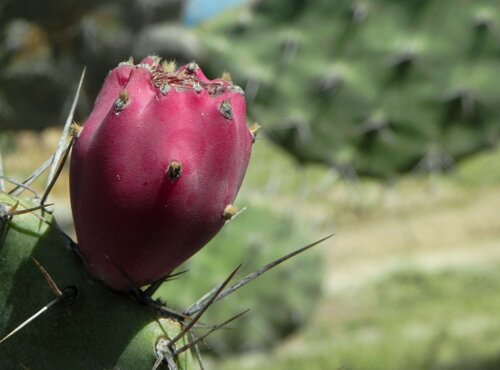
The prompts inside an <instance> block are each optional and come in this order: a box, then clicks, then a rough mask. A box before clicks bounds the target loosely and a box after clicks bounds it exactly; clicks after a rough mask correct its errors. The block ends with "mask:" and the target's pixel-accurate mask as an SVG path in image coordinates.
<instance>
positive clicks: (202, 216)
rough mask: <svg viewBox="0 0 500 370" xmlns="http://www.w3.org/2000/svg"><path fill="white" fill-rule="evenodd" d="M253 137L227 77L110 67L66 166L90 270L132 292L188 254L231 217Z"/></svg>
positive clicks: (192, 69)
mask: <svg viewBox="0 0 500 370" xmlns="http://www.w3.org/2000/svg"><path fill="white" fill-rule="evenodd" d="M174 69H175V68H174ZM253 141H254V135H253V134H252V132H251V131H250V130H249V129H248V128H247V126H246V118H245V99H244V96H243V91H242V89H241V88H240V87H238V86H235V85H233V84H232V83H231V82H230V81H228V80H227V78H221V79H216V80H209V79H207V77H205V76H204V74H203V72H202V71H201V69H200V68H199V67H198V65H196V64H195V63H190V64H188V65H186V66H183V67H181V68H179V69H178V70H177V71H175V70H173V69H172V68H171V65H170V64H164V63H160V61H159V58H156V57H147V58H145V59H144V60H143V61H142V62H141V63H140V64H138V65H134V64H132V63H122V64H120V65H119V66H118V67H117V68H115V69H114V70H112V71H111V73H110V74H109V76H108V77H107V79H106V81H105V82H104V85H103V88H102V90H101V92H100V94H99V96H98V97H97V100H96V102H95V105H94V109H93V111H92V113H91V115H90V117H89V118H88V120H87V121H86V123H85V124H84V126H83V130H82V131H81V133H80V134H79V136H78V138H77V139H76V142H75V145H74V147H73V154H72V160H71V169H70V191H71V203H72V209H73V217H74V221H75V228H76V234H77V238H78V243H79V248H80V253H81V255H82V257H83V259H84V262H85V265H86V268H87V270H88V272H89V273H90V274H91V275H92V276H93V277H95V278H97V279H99V280H102V281H104V282H105V283H107V284H108V285H109V286H110V287H112V288H114V289H117V290H130V289H131V288H132V287H138V286H142V285H145V284H149V283H152V282H154V281H156V280H159V279H161V278H162V277H164V276H166V275H168V274H169V273H170V272H171V271H172V270H173V269H174V268H176V267H177V266H179V265H180V264H181V263H182V262H184V261H185V260H186V259H187V258H189V257H190V256H192V255H193V254H194V253H196V252H197V251H198V250H199V249H200V248H201V247H203V246H204V245H205V244H206V243H207V242H208V241H209V240H210V239H211V238H212V237H213V236H214V235H215V234H216V233H217V232H218V231H219V230H220V229H221V227H222V226H223V225H224V223H225V221H226V220H227V218H229V217H231V216H232V215H233V214H234V208H233V207H232V206H231V204H232V203H233V201H234V199H235V197H236V194H237V192H238V190H239V188H240V185H241V182H242V180H243V177H244V174H245V171H246V168H247V164H248V160H249V157H250V152H251V147H252V143H253Z"/></svg>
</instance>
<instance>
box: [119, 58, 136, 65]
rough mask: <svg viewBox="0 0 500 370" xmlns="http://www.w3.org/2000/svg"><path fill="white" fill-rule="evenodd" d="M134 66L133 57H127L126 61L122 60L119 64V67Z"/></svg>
mask: <svg viewBox="0 0 500 370" xmlns="http://www.w3.org/2000/svg"><path fill="white" fill-rule="evenodd" d="M133 65H134V57H129V58H128V59H127V60H124V61H123V62H121V63H120V64H119V66H133Z"/></svg>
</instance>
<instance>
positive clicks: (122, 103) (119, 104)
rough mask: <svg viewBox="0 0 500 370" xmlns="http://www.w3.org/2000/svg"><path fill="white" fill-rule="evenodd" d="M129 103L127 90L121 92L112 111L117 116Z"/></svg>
mask: <svg viewBox="0 0 500 370" xmlns="http://www.w3.org/2000/svg"><path fill="white" fill-rule="evenodd" d="M129 102H130V96H129V95H128V92H127V90H121V91H120V93H119V94H118V99H116V100H115V102H114V103H113V110H114V111H115V114H119V113H120V112H121V111H122V110H123V109H125V107H126V106H127V105H128V103H129Z"/></svg>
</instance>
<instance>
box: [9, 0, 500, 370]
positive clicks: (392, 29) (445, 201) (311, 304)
mask: <svg viewBox="0 0 500 370" xmlns="http://www.w3.org/2000/svg"><path fill="white" fill-rule="evenodd" d="M499 15H500V3H498V1H496V0H489V1H488V0H475V1H474V0H420V1H418V0H409V1H396V0H372V1H354V0H316V1H314V0H309V1H306V0H303V1H299V0H267V1H246V2H245V1H229V0H226V1H222V0H219V1H205V2H204V1H202V0H197V1H195V0H192V1H181V0H121V1H118V0H116V1H107V2H100V1H83V0H66V1H62V0H46V1H38V0H30V1H26V2H19V1H14V0H11V1H8V0H7V1H6V0H3V1H1V0H0V32H1V34H0V148H1V154H2V156H3V164H4V170H5V174H6V175H8V176H9V177H12V178H14V179H17V180H22V179H24V178H25V177H26V176H28V175H29V173H30V172H31V171H33V170H34V169H35V168H36V167H38V166H39V165H40V164H41V163H43V161H44V160H45V159H46V158H47V157H48V156H49V155H50V154H51V153H52V152H53V151H54V149H55V147H56V145H57V141H58V136H59V134H60V130H61V126H62V123H63V122H64V119H65V116H66V114H67V112H68V109H69V104H70V102H71V100H72V98H73V94H74V91H75V88H76V84H77V81H78V78H79V75H80V73H81V70H82V68H83V67H84V66H86V67H87V77H86V80H85V84H84V91H83V94H82V97H81V99H80V102H79V105H78V109H77V114H76V118H77V120H79V121H81V122H84V120H85V117H86V116H87V114H88V112H89V111H90V109H91V107H92V101H93V99H94V97H95V95H96V93H97V91H98V90H99V87H100V84H101V83H102V81H103V79H104V77H105V76H106V73H107V72H108V71H109V70H110V69H111V68H113V66H115V65H116V64H117V63H118V62H120V61H122V60H125V59H127V58H128V57H129V56H134V57H135V58H136V61H138V60H140V58H141V57H142V56H144V55H147V54H151V53H156V54H159V55H161V56H162V57H164V58H166V59H169V60H171V59H174V60H176V61H177V62H178V63H179V64H180V63H184V62H188V61H191V60H196V61H197V62H198V63H199V64H200V65H201V66H202V68H203V69H204V70H205V71H206V74H207V75H208V76H209V77H211V78H215V77H216V76H218V75H221V74H222V72H223V71H229V72H230V73H231V74H232V77H233V79H234V80H235V82H236V83H238V84H240V85H241V86H242V87H244V88H245V91H246V97H247V101H248V113H249V122H253V121H258V122H259V123H260V124H261V125H262V126H263V127H264V129H263V133H262V135H261V136H260V138H259V140H258V141H257V145H256V146H255V147H254V153H253V156H252V160H251V165H250V168H249V172H248V174H247V176H246V179H245V182H244V185H243V187H242V189H241V192H240V195H239V196H238V200H237V205H238V206H240V207H243V206H246V207H247V210H246V212H244V213H243V214H241V215H240V216H239V217H238V218H236V219H235V220H234V221H232V222H231V223H230V224H229V225H227V226H226V227H225V228H224V230H223V231H222V232H221V234H220V235H218V236H217V237H216V238H215V239H214V240H213V241H212V242H211V243H210V245H209V246H207V247H206V248H204V249H203V250H202V251H201V252H200V253H199V254H197V255H196V256H195V257H194V258H192V259H191V260H190V261H188V262H187V264H186V266H184V268H187V269H189V273H187V274H185V275H183V276H182V277H181V278H179V279H178V280H176V281H173V282H170V283H168V284H166V285H165V286H164V287H163V289H162V291H161V292H160V294H161V295H162V296H163V297H165V298H166V299H167V302H168V303H169V304H170V305H172V306H174V307H181V308H182V307H186V306H187V305H189V304H190V303H192V301H194V300H195V299H196V298H197V297H198V296H199V295H201V294H202V293H203V292H205V291H206V290H208V289H210V287H212V286H213V284H215V283H216V282H218V281H220V280H222V279H223V278H224V277H225V276H226V275H227V273H229V271H231V270H232V269H233V268H234V267H235V266H236V265H238V264H239V263H240V262H244V263H245V265H244V269H245V271H244V272H250V271H251V270H252V269H255V268H257V267H259V266H260V265H262V264H264V263H266V262H267V261H269V260H271V259H273V258H277V257H279V256H281V255H283V254H285V253H287V252H289V251H291V250H293V249H294V248H296V247H299V246H301V245H303V244H305V243H307V242H310V241H313V240H315V239H318V238H320V237H321V236H324V235H325V234H327V233H331V232H335V233H336V235H335V237H334V238H333V239H331V240H330V241H328V242H327V243H325V245H324V246H322V247H318V248H317V249H316V250H314V251H310V252H307V254H305V255H303V256H300V257H298V258H297V259H296V260H294V261H292V262H290V263H288V264H286V265H285V266H282V267H280V268H278V269H277V270H276V271H273V272H270V273H269V275H268V276H265V277H263V278H262V279H261V280H260V281H259V282H256V283H254V284H253V285H252V286H250V287H247V288H244V289H243V290H242V291H241V292H239V293H237V294H236V295H235V296H232V297H230V298H227V299H225V300H224V301H222V302H220V303H218V304H217V305H216V306H214V307H213V308H212V309H211V311H210V312H209V315H210V316H209V317H207V319H206V320H208V321H209V322H219V321H221V320H223V319H225V318H227V317H229V316H230V315H232V314H234V313H236V312H237V311H239V310H241V309H245V308H251V309H252V311H251V313H250V314H249V315H248V317H246V318H244V319H242V320H241V321H239V322H238V323H236V324H234V325H233V327H232V328H231V329H228V330H225V331H224V332H221V333H218V334H215V335H214V336H213V337H212V339H211V340H209V341H208V343H207V352H206V355H205V357H206V359H207V361H208V362H209V368H211V369H292V370H294V369H308V370H309V369H313V370H315V369H328V370H329V369H353V370H354V369H367V370H368V369H369V370H371V369H384V370H385V369H463V370H466V369H467V370H470V369H478V370H479V369H491V370H493V369H500V315H499V314H498V307H499V306H500V272H499V269H498V267H499V266H500V217H499V213H500V212H499V209H500V149H498V147H497V145H498V137H499V134H500V122H499V120H500V85H499V84H498V82H497V81H496V76H497V74H498V73H500V21H499V19H500V18H499ZM67 183H68V181H67V173H66V172H64V173H63V175H62V177H61V178H60V180H59V181H58V183H57V185H56V188H55V190H54V192H53V194H52V196H51V201H53V202H55V206H54V208H55V212H56V215H57V217H58V219H59V222H60V223H61V225H62V226H63V227H64V228H65V230H67V231H68V232H69V233H73V231H72V221H71V212H70V209H69V202H68V197H67V193H68V184H67ZM43 185H44V184H43V181H42V182H40V183H39V184H37V187H38V189H42V188H43ZM7 187H8V186H7Z"/></svg>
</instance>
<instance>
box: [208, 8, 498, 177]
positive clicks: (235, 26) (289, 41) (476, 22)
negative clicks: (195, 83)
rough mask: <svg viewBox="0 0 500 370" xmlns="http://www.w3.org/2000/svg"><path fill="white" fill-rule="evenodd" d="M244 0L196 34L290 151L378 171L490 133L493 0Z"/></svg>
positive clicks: (424, 161)
mask: <svg viewBox="0 0 500 370" xmlns="http://www.w3.org/2000/svg"><path fill="white" fill-rule="evenodd" d="M255 3H256V4H255V5H254V7H253V8H250V9H247V10H246V13H244V14H243V15H245V14H246V15H245V16H243V15H241V16H239V17H238V16H233V17H223V18H221V19H220V20H219V21H217V22H213V23H212V24H209V25H207V26H205V29H204V32H203V36H204V38H205V44H206V45H207V47H208V48H209V49H210V50H211V55H212V56H213V58H212V66H213V68H226V67H227V65H231V66H234V67H235V68H232V72H233V77H234V78H235V80H236V81H237V82H238V83H240V84H241V85H245V84H246V85H247V93H248V96H249V97H250V98H252V96H255V101H254V102H253V103H252V104H251V110H250V112H249V113H250V115H251V116H252V118H253V119H255V120H258V121H260V122H265V127H266V132H267V133H268V134H269V136H270V137H271V138H272V139H273V140H274V141H275V142H276V143H278V144H279V145H280V146H282V147H284V148H285V149H287V151H288V152H290V153H291V154H293V155H294V156H295V157H296V158H297V160H299V161H301V162H307V161H315V162H322V163H325V164H328V165H330V166H335V167H337V168H339V169H341V170H344V171H347V170H350V169H354V170H355V171H356V172H357V173H358V174H362V175H373V176H379V177H389V176H393V175H394V174H398V173H403V172H408V171H412V170H417V169H423V170H439V169H443V168H449V167H451V166H452V165H453V163H454V162H455V161H458V160H460V159H461V158H463V157H465V156H467V155H469V154H471V153H473V152H476V151H478V150H481V149H483V148H486V147H488V146H490V145H492V144H493V143H495V142H496V141H497V139H498V136H499V134H500V130H499V128H498V127H499V126H498V124H497V117H498V116H499V115H500V111H499V105H498V104H497V103H496V101H497V100H498V98H499V96H500V91H499V89H498V86H497V85H496V84H495V82H494V81H495V79H494V78H492V76H494V74H495V70H496V69H497V68H498V61H499V59H498V55H499V52H500V48H499V46H498V45H500V44H499V43H498V32H497V31H498V22H497V19H498V6H497V5H496V3H495V2H494V1H491V0H480V1H473V0H466V1H461V2H460V6H457V5H456V1H454V0H439V1H400V2H397V1H392V0H376V1H327V0H325V1H314V2H313V1H303V2H297V1H293V2H287V1H282V0H270V1H258V2H255ZM444 14H446V16H443V15H444ZM263 40H266V41H265V42H263ZM240 60H245V63H239V61H240ZM226 63H227V65H226Z"/></svg>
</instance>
